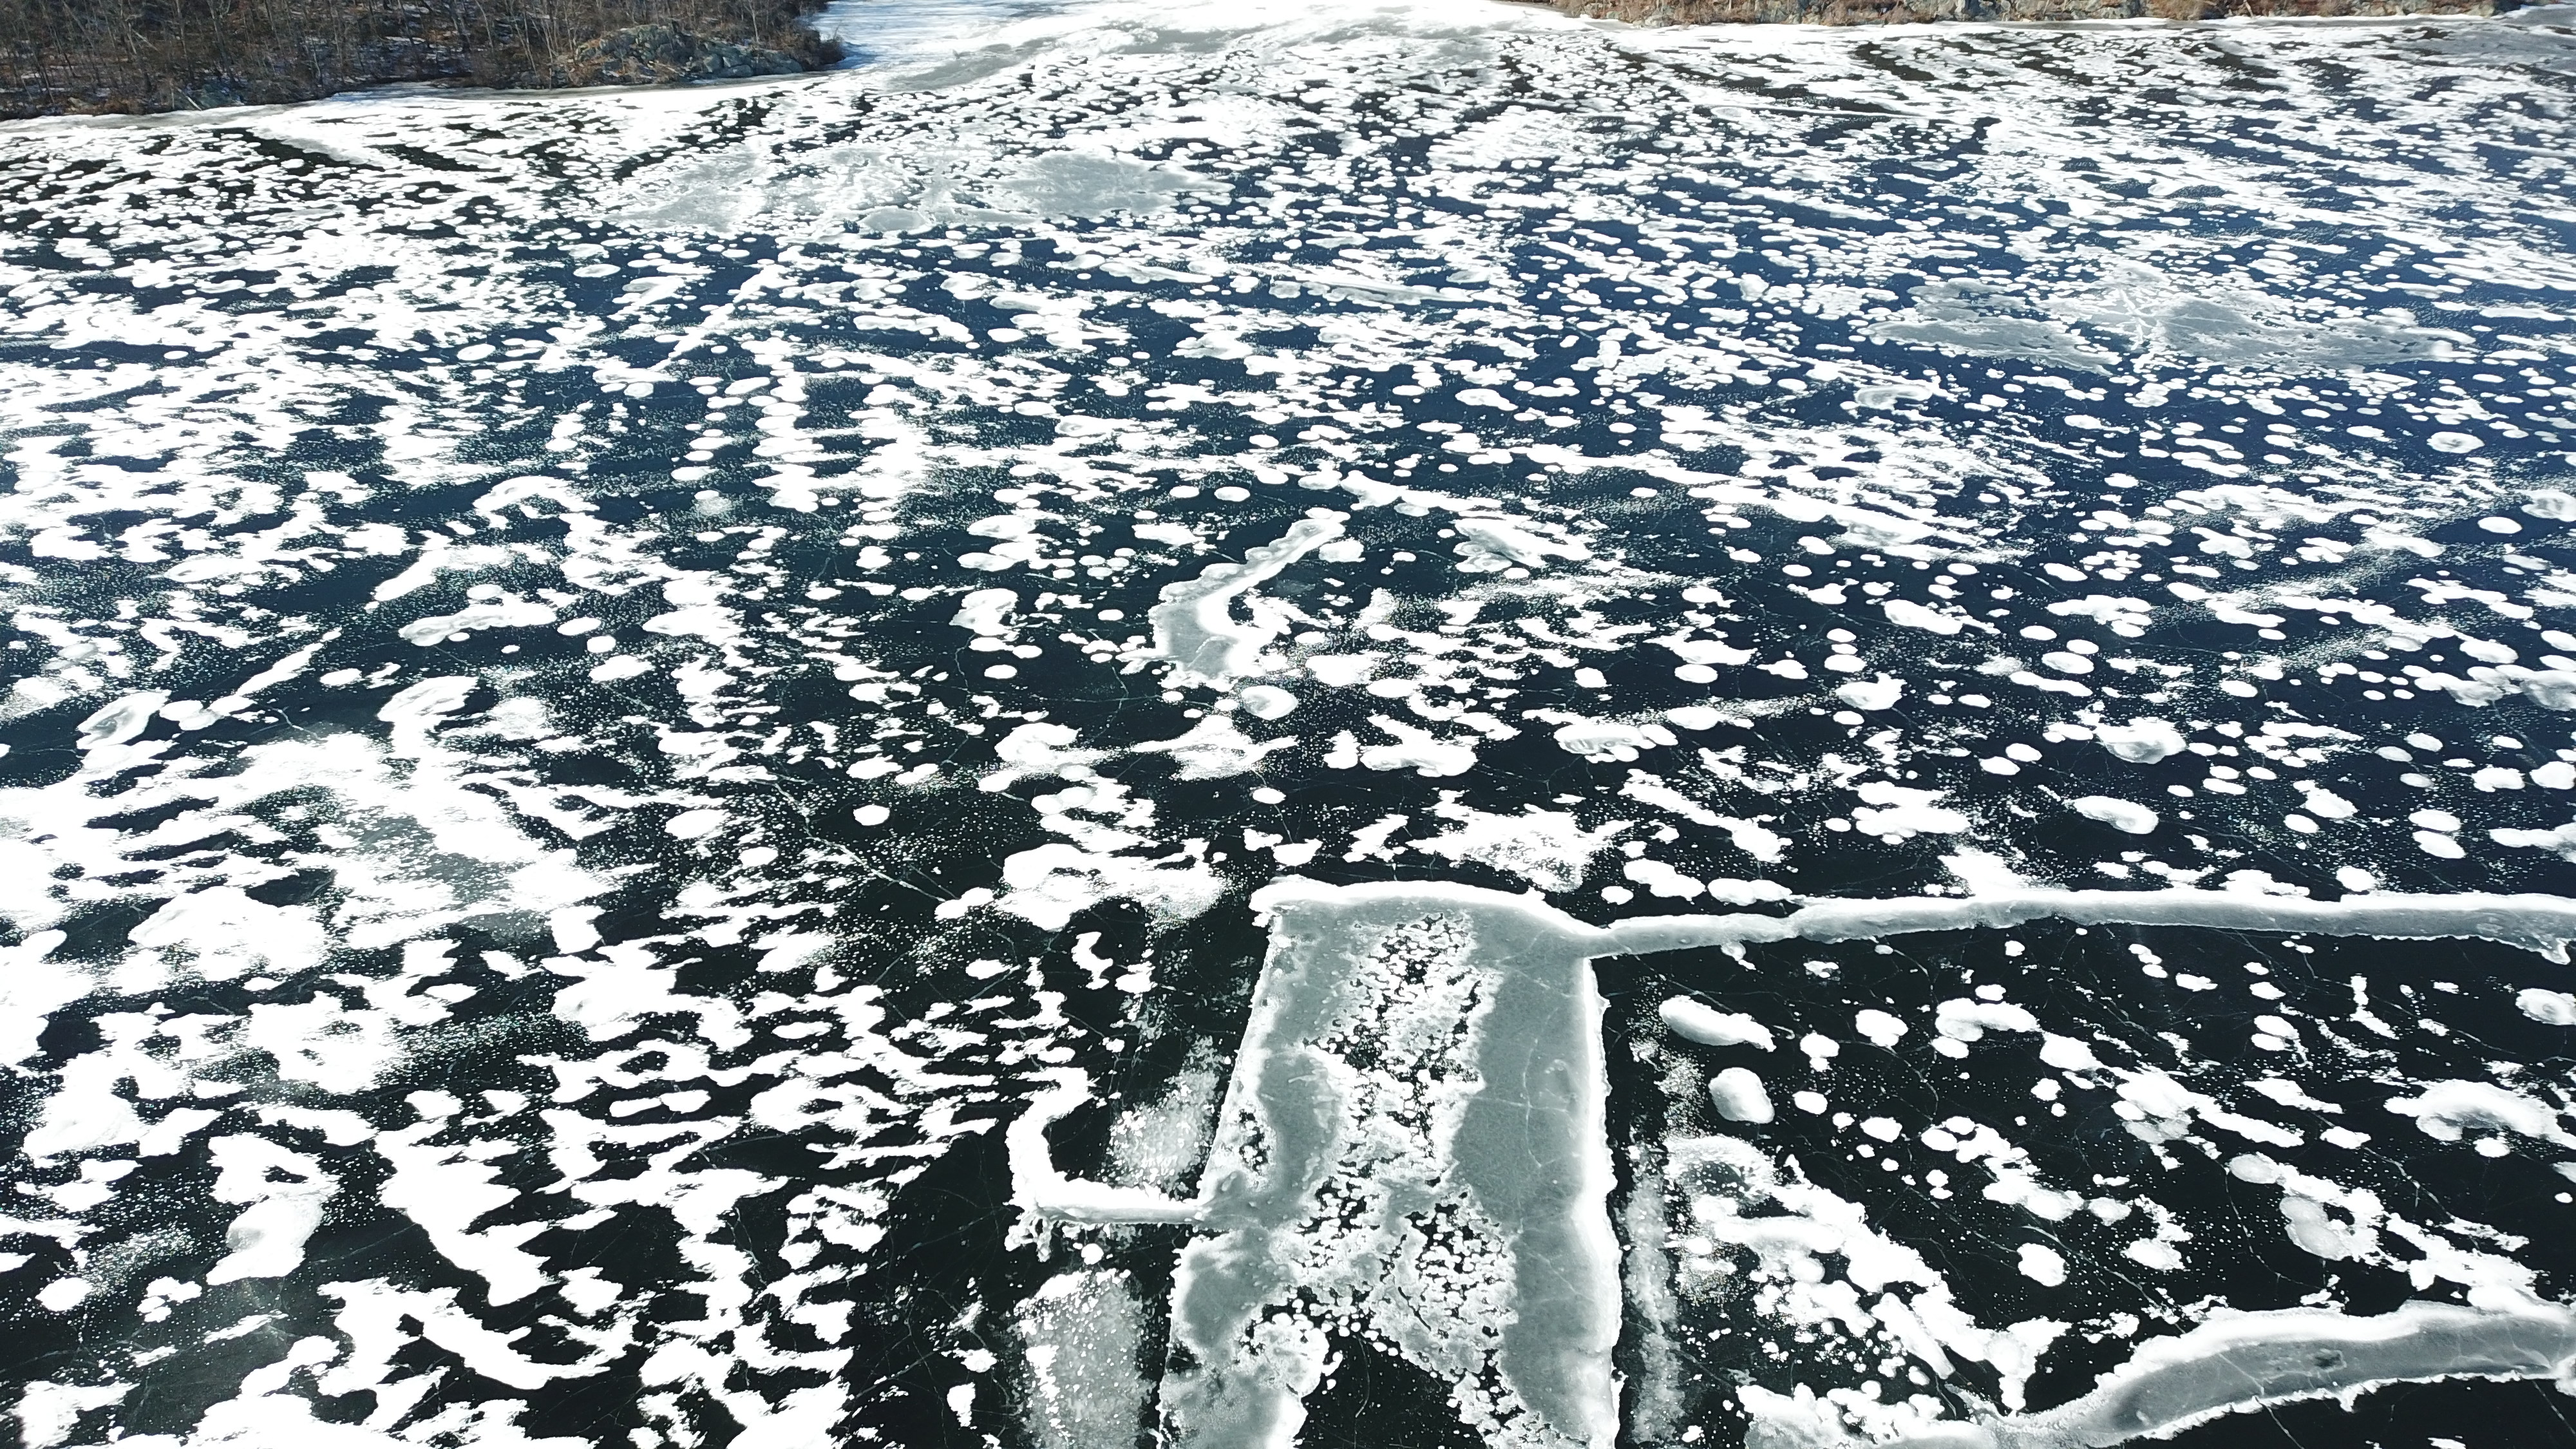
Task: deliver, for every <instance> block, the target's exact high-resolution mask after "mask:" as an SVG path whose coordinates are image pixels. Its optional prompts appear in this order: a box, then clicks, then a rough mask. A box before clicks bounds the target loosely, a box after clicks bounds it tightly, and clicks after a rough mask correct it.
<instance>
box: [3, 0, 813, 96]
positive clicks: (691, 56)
mask: <svg viewBox="0 0 2576 1449" xmlns="http://www.w3.org/2000/svg"><path fill="white" fill-rule="evenodd" d="M820 8H821V4H820V0H482V3H468V4H462V5H458V4H446V3H442V4H421V3H418V0H176V3H168V0H160V3H147V0H0V118H5V119H16V118H25V117H31V116H42V115H63V114H74V115H79V114H117V113H129V114H130V113H143V112H154V111H185V110H205V109H212V108H215V107H219V106H238V105H274V104H282V103H287V102H293V101H305V100H315V99H319V98H320V97H323V96H328V95H335V94H338V93H340V92H342V91H348V90H356V89H360V88H363V87H366V86H372V85H383V84H388V83H395V82H431V83H440V82H445V83H453V84H460V85H478V86H491V87H496V88H504V89H559V88H565V87H574V86H597V85H652V84H666V83H670V82H674V81H692V80H739V79H745V78H748V77H753V76H765V75H793V74H795V73H797V72H799V71H809V70H820V69H823V68H826V67H828V66H831V65H834V64H836V63H838V61H839V60H840V58H841V50H840V47H839V45H838V44H836V43H835V42H833V41H830V40H827V39H825V38H824V37H822V36H821V35H819V34H817V33H816V32H815V30H814V28H813V26H812V24H811V22H810V17H811V15H812V13H813V12H814V11H816V10H819V9H820Z"/></svg>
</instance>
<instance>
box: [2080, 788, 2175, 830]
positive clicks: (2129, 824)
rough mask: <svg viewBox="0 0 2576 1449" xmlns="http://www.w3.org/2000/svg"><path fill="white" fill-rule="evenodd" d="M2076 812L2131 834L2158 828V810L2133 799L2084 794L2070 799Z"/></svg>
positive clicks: (2088, 818)
mask: <svg viewBox="0 0 2576 1449" xmlns="http://www.w3.org/2000/svg"><path fill="white" fill-rule="evenodd" d="M2066 803H2067V804H2069V805H2071V806H2073V807H2075V813H2076V814H2078V815H2081V816H2083V817H2084V818H2085V819H2087V820H2099V821H2101V822H2102V823H2103V824H2105V825H2108V826H2110V827H2111V828H2112V829H2114V830H2117V831H2121V832H2123V833H2126V834H2129V835H2152V834H2154V833H2155V829H2156V812H2154V811H2153V810H2150V809H2148V808H2147V807H2146V806H2144V805H2140V804H2138V803H2136V802H2135V801H2131V800H2120V799H2115V798H2114V797H2112V796H2109V795H2084V796H2079V797H2078V798H2076V799H2073V800H2069V801H2067V802H2066Z"/></svg>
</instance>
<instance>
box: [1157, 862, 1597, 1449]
mask: <svg viewBox="0 0 2576 1449" xmlns="http://www.w3.org/2000/svg"><path fill="white" fill-rule="evenodd" d="M1255 904H1256V905H1257V906H1258V907H1260V908H1261V909H1263V910H1266V911H1268V912H1269V913H1270V916H1271V936H1270V941H1271V944H1270V954H1269V959H1268V961H1267V962H1266V964H1265V965H1264V967H1263V970H1262V974H1261V980H1260V984H1259V985H1258V986H1257V987H1256V988H1255V995H1254V999H1253V1005H1252V1015H1251V1021H1250V1023H1249V1025H1248V1026H1247V1028H1246V1030H1245V1033H1244V1042H1243V1049H1242V1052H1241V1054H1240V1055H1239V1056H1238V1057H1237V1058H1236V1061H1235V1066H1234V1075H1233V1079H1232V1081H1231V1083H1230V1084H1229V1085H1228V1087H1227V1089H1226V1098H1225V1103H1224V1106H1223V1109H1222V1112H1221V1115H1220V1117H1219V1122H1218V1129H1217V1134H1218V1135H1217V1139H1216V1142H1215V1145H1214V1147H1213V1149H1212V1151H1211V1154H1210V1159H1209V1163H1208V1167H1207V1172H1206V1175H1205V1177H1204V1179H1203V1180H1202V1184H1201V1189H1200V1208H1199V1220H1200V1222H1201V1224H1202V1226H1203V1227H1204V1229H1205V1230H1206V1233H1207V1236H1205V1237H1202V1238H1200V1239H1199V1240H1198V1241H1196V1242H1194V1243H1192V1244H1191V1245H1190V1246H1189V1247H1188V1248H1187V1249H1186V1250H1185V1251H1184V1252H1183V1254H1182V1257H1181V1263H1180V1270H1179V1275H1178V1280H1177V1282H1176V1284H1175V1288H1174V1300H1173V1322H1172V1341H1173V1344H1174V1348H1175V1352H1174V1355H1173V1357H1174V1364H1173V1369H1172V1372H1171V1373H1170V1374H1169V1375H1168V1376H1167V1377H1166V1379H1165V1381H1164V1389H1163V1409H1164V1415H1165V1419H1166V1424H1167V1427H1168V1428H1169V1429H1170V1431H1171V1432H1172V1433H1173V1434H1174V1436H1175V1439H1176V1441H1177V1442H1178V1443H1180V1444H1183V1445H1187V1446H1191V1449H1253V1446H1285V1445H1287V1444H1288V1443H1290V1442H1292V1441H1293V1439H1294V1438H1295V1436H1296V1433H1297V1428H1298V1426H1299V1424H1300V1423H1302V1421H1303V1419H1304V1409H1303V1407H1302V1402H1301V1401H1302V1400H1303V1398H1304V1397H1305V1395H1306V1394H1308V1393H1309V1392H1311V1391H1312V1390H1313V1389H1314V1387H1315V1386H1316V1384H1317V1383H1318V1381H1319V1379H1320V1376H1321V1373H1322V1366H1323V1364H1324V1362H1325V1359H1326V1357H1327V1355H1328V1353H1329V1352H1330V1351H1331V1350H1330V1346H1329V1342H1328V1337H1327V1335H1328V1334H1340V1335H1344V1336H1354V1337H1367V1338H1371V1339H1374V1340H1377V1341H1378V1342H1379V1343H1380V1344H1381V1345H1382V1346H1384V1347H1386V1348H1387V1349H1388V1350H1389V1351H1391V1352H1394V1353H1397V1354H1399V1355H1401V1356H1402V1357H1404V1358H1406V1359H1409V1360H1410V1361H1412V1362H1413V1363H1415V1364H1417V1365H1419V1366H1421V1367H1422V1368H1423V1369H1425V1370H1426V1371H1428V1372H1430V1373H1431V1374H1432V1375H1434V1376H1435V1377H1436V1378H1439V1379H1441V1380H1444V1381H1446V1382H1448V1383H1449V1384H1450V1385H1452V1389H1453V1403H1454V1405H1455V1407H1456V1408H1457V1410H1458V1412H1459V1413H1460V1415H1461V1417H1462V1418H1464V1419H1465V1420H1466V1421H1467V1422H1468V1423H1470V1424H1472V1425H1474V1426H1475V1427H1476V1428H1477V1429H1478V1431H1479V1432H1480V1433H1481V1434H1482V1436H1483V1437H1484V1439H1485V1442H1487V1443H1488V1444H1492V1445H1497V1446H1503V1445H1527V1446H1573V1445H1603V1444H1607V1443H1608V1442H1609V1441H1610V1439H1611V1437H1612V1434H1613V1433H1614V1431H1615V1429H1616V1426H1617V1409H1618V1404H1617V1391H1616V1388H1615V1385H1614V1381H1613V1379H1612V1376H1611V1368H1610V1350H1611V1348H1612V1346H1613V1344H1615V1343H1616V1341H1617V1339H1618V1334H1619V1277H1618V1271H1619V1264H1618V1253H1617V1248H1616V1245H1615V1243H1614V1240H1613V1238H1612V1236H1611V1231H1610V1221H1609V1213H1608V1205H1607V1201H1606V1199H1607V1196H1608V1192H1609V1186H1610V1162H1609V1155H1608V1150H1607V1145H1606V1139H1605V1136H1604V1130H1603V1110H1604V1099H1605V1096H1606V1093H1607V1081H1606V1078H1605V1076H1604V1073H1603V1068H1602V1061H1601V1002H1600V996H1599V993H1598V992H1597V990H1596V989H1595V987H1594V985H1593V979H1592V971H1591V967H1590V964H1589V959H1588V958H1589V957H1590V956H1591V955H1592V954H1593V953H1594V952H1595V951H1597V950H1598V949H1599V946H1600V944H1601V943H1600V940H1599V937H1598V933H1595V932H1592V931H1589V930H1587V929H1586V928H1584V927H1583V926H1581V925H1580V924H1579V923H1577V922H1574V921H1571V920H1569V919H1567V918H1566V917H1564V916H1562V915H1559V914H1558V913H1556V912H1554V911H1551V910H1549V909H1547V908H1546V907H1545V906H1543V905H1540V904H1538V903H1536V902H1534V901H1528V900H1524V899H1521V898H1519V897H1515V896H1507V895H1502V894H1499V893H1496V892H1491V891H1480V890H1470V889H1464V888H1460V887H1451V886H1419V885H1380V886H1352V887H1342V888H1328V887H1322V886H1316V885H1313V884H1311V883H1309V882H1303V881H1292V882H1286V883H1283V884H1281V885H1279V886H1274V887H1273V888H1271V889H1270V890H1268V891H1265V892H1263V893H1262V894H1261V895H1260V896H1259V897H1256V899H1255Z"/></svg>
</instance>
